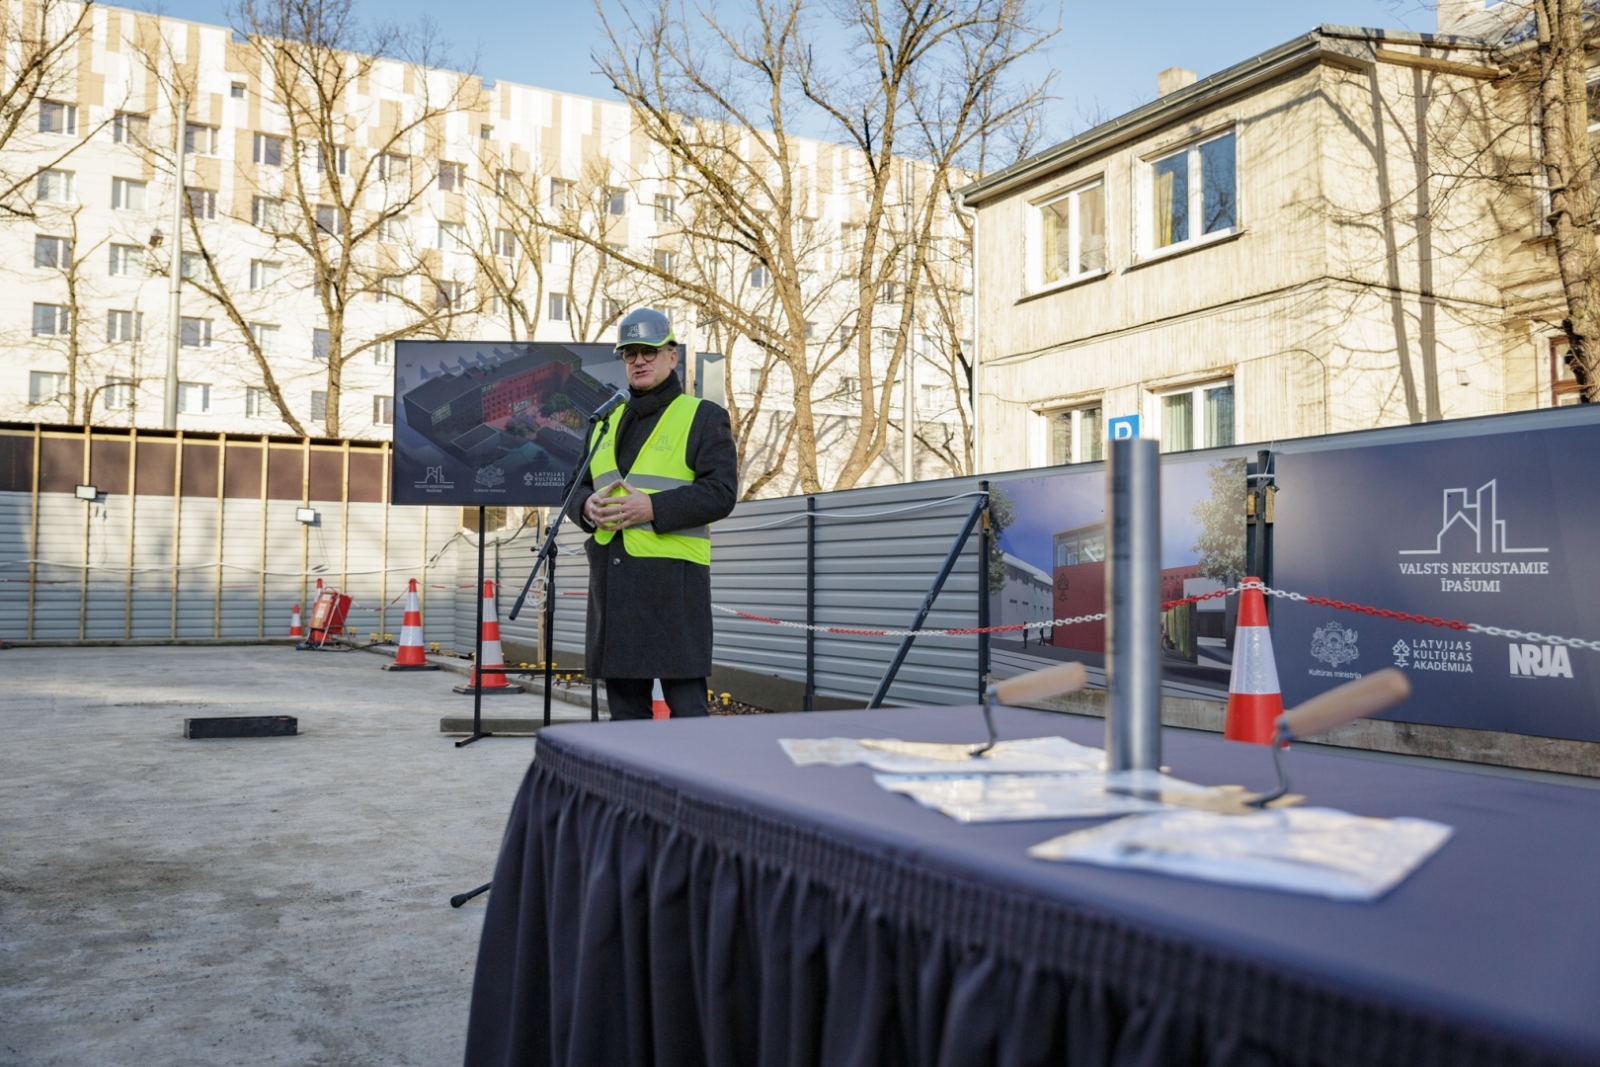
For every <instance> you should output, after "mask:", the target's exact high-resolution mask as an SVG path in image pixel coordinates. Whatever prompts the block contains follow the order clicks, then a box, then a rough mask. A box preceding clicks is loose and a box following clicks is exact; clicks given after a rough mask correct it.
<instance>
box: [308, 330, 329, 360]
mask: <svg viewBox="0 0 1600 1067" xmlns="http://www.w3.org/2000/svg"><path fill="white" fill-rule="evenodd" d="M332 343H333V338H332V336H331V335H330V334H329V333H328V331H327V330H312V331H311V358H312V359H320V360H324V361H326V360H327V358H328V346H329V345H331V344H332Z"/></svg>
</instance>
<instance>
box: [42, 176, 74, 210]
mask: <svg viewBox="0 0 1600 1067" xmlns="http://www.w3.org/2000/svg"><path fill="white" fill-rule="evenodd" d="M72 185H73V181H72V171H70V170H41V171H40V172H39V183H38V190H39V199H40V200H44V201H47V202H49V203H52V204H70V203H72Z"/></svg>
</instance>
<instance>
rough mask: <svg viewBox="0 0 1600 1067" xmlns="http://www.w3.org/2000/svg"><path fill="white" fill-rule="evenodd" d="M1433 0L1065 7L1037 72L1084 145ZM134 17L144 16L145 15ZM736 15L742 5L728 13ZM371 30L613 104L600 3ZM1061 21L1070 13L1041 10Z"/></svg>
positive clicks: (369, 3) (524, 6)
mask: <svg viewBox="0 0 1600 1067" xmlns="http://www.w3.org/2000/svg"><path fill="white" fill-rule="evenodd" d="M1425 2H1426V0H1315V2H1310V3H1307V2H1300V0H1287V2H1285V0H1214V2H1211V3H1203V2H1197V0H1124V2H1121V3H1104V2H1097V3H1090V2H1086V0H1065V2H1063V3H1062V4H1061V6H1060V8H1059V11H1060V21H1061V26H1062V32H1061V33H1060V34H1059V35H1058V36H1057V37H1056V38H1055V39H1054V40H1052V41H1051V42H1050V44H1049V45H1048V46H1047V49H1046V51H1045V52H1044V53H1043V54H1042V55H1040V56H1039V57H1038V59H1037V63H1036V66H1035V68H1034V69H1035V71H1036V72H1042V71H1045V70H1054V71H1055V72H1056V83H1055V95H1056V97H1057V98H1058V99H1056V100H1055V101H1053V102H1052V103H1051V105H1050V108H1049V111H1048V113H1047V116H1046V121H1047V129H1048V130H1049V133H1050V135H1051V138H1050V139H1051V140H1057V139H1061V138H1064V137H1067V136H1070V135H1071V134H1073V133H1076V132H1078V131H1080V130H1082V129H1084V128H1086V127H1087V126H1088V125H1090V122H1089V119H1090V117H1091V116H1094V115H1096V114H1100V115H1102V116H1104V117H1115V116H1116V115H1120V114H1122V113H1123V112H1125V111H1128V110H1130V109H1131V108H1133V107H1136V106H1137V105H1139V104H1141V103H1144V102H1145V101H1147V100H1149V99H1151V98H1153V97H1154V96H1155V87H1156V73H1157V72H1158V71H1160V70H1163V69H1165V68H1167V67H1188V68H1189V69H1191V70H1194V71H1197V72H1199V74H1200V75H1201V76H1202V77H1204V76H1205V75H1207V74H1212V73H1215V72H1216V71H1218V70H1221V69H1223V68H1224V67H1228V66H1231V65H1232V64H1234V63H1237V62H1240V61H1241V60H1244V59H1248V58H1249V57H1251V56H1253V55H1255V54H1256V53H1258V52H1262V51H1265V50H1266V49H1268V48H1271V47H1272V46H1274V45H1277V44H1281V43H1283V42H1284V41H1287V40H1289V39H1291V38H1293V37H1296V36H1299V35H1300V34H1302V33H1305V32H1306V31H1307V30H1310V29H1312V28H1313V27H1315V26H1317V25H1318V24H1320V23H1324V22H1328V23H1337V24H1342V25H1354V26H1381V27H1386V28H1389V29H1417V30H1422V29H1431V28H1432V26H1433V12H1432V10H1431V7H1424V6H1423V4H1424V3H1425ZM130 6H144V5H141V4H138V3H135V4H133V5H130ZM720 7H721V9H722V10H723V11H724V12H727V13H733V12H737V10H738V7H739V5H738V4H737V2H731V3H723V4H722V5H720ZM157 9H158V10H160V11H162V12H163V13H165V14H168V15H172V16H175V17H178V18H187V19H195V20H197V21H202V22H211V23H217V24H226V22H227V17H226V9H227V5H226V4H225V3H223V2H220V0H160V2H159V5H158V7H157ZM360 10H361V11H363V13H364V14H365V15H366V17H368V18H382V17H388V18H394V19H398V20H400V21H410V20H414V19H417V18H420V17H422V16H429V17H431V18H433V19H434V20H435V21H436V22H438V23H439V25H440V28H441V30H442V32H443V34H444V36H445V38H446V39H447V40H448V41H449V42H450V44H451V45H452V46H453V48H454V50H455V52H456V54H457V56H458V57H459V58H460V59H462V60H463V64H460V65H465V63H466V62H470V61H471V60H472V59H473V57H476V63H475V66H476V69H477V71H478V72H479V73H480V74H482V75H483V76H484V77H485V78H487V79H490V80H500V79H504V80H506V81H513V82H520V83H522V84H524V85H537V86H540V87H543V88H548V89H559V90H562V91H565V92H573V93H584V94H587V95H590V96H598V97H606V96H609V95H610V94H609V92H608V89H607V86H606V83H605V82H604V80H603V79H601V78H600V76H599V75H597V74H595V73H594V63H593V61H592V60H591V59H590V54H591V52H592V51H593V50H594V49H595V48H596V47H598V46H599V44H600V41H601V37H600V33H599V30H598V28H597V22H596V17H595V13H594V7H593V5H592V3H590V2H589V0H565V2H552V0H536V2H534V3H528V2H527V0H518V2H513V0H452V2H451V3H449V4H448V5H446V6H445V7H444V8H440V7H439V6H438V5H437V4H432V3H423V2H421V0H385V2H383V3H378V2H376V0H364V2H363V3H362V6H361V8H360ZM1038 10H1039V11H1041V12H1043V13H1045V14H1044V17H1045V18H1047V19H1048V20H1049V21H1051V22H1053V21H1054V13H1055V12H1056V11H1057V10H1058V9H1057V8H1056V7H1055V6H1054V5H1053V4H1051V3H1049V2H1047V0H1041V2H1040V4H1039V8H1038Z"/></svg>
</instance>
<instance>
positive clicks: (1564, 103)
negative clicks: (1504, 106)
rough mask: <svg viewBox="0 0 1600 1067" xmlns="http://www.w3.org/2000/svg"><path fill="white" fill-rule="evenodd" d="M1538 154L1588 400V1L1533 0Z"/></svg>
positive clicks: (1595, 352) (1592, 326)
mask: <svg viewBox="0 0 1600 1067" xmlns="http://www.w3.org/2000/svg"><path fill="white" fill-rule="evenodd" d="M1532 7H1533V18H1534V29H1535V32H1536V34H1537V37H1536V40H1537V48H1536V50H1535V52H1534V55H1535V58H1536V65H1535V70H1536V72H1537V77H1538V81H1537V84H1536V87H1535V98H1534V103H1535V107H1536V109H1537V112H1536V113H1537V116H1538V123H1539V133H1540V135H1541V136H1540V146H1541V149H1542V151H1541V159H1540V162H1541V163H1542V164H1543V165H1544V174H1545V177H1546V180H1547V181H1548V183H1549V197H1550V209H1549V216H1548V221H1549V225H1550V230H1551V235H1552V236H1553V237H1554V239H1555V251H1556V265H1557V268H1558V269H1559V271H1560V274H1561V289H1562V296H1563V298H1564V302H1565V311H1566V316H1565V317H1564V318H1563V319H1562V322H1561V330H1562V332H1563V333H1565V334H1566V336H1567V345H1568V348H1567V357H1566V358H1567V365H1568V366H1569V367H1571V368H1572V373H1573V377H1575V378H1576V379H1577V381H1578V388H1579V390H1580V391H1581V392H1580V395H1581V397H1582V400H1583V402H1584V403H1594V402H1595V401H1596V400H1600V259H1597V253H1596V244H1595V233H1594V223H1595V217H1596V216H1595V188H1594V179H1595V158H1594V147H1593V146H1592V145H1591V144H1590V142H1589V95H1588V94H1589V88H1588V81H1587V71H1588V67H1589V50H1590V47H1591V45H1592V44H1593V42H1594V37H1595V28H1594V24H1593V21H1592V18H1590V19H1589V21H1587V22H1586V16H1592V5H1590V4H1586V3H1584V0H1534V3H1533V5H1532Z"/></svg>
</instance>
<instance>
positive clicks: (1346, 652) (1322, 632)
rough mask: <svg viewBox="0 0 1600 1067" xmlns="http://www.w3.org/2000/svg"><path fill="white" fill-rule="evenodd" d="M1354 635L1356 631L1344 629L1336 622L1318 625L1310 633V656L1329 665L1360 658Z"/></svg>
mask: <svg viewBox="0 0 1600 1067" xmlns="http://www.w3.org/2000/svg"><path fill="white" fill-rule="evenodd" d="M1356 637H1357V634H1356V631H1354V630H1346V629H1345V628H1344V627H1343V626H1341V625H1340V624H1339V623H1337V622H1330V623H1329V624H1328V625H1326V626H1319V627H1317V629H1316V632H1315V633H1313V634H1312V635H1311V655H1312V658H1314V659H1320V660H1321V661H1322V662H1324V663H1326V664H1327V665H1328V666H1330V667H1337V666H1339V665H1340V664H1343V663H1354V662H1355V661H1356V660H1358V659H1360V658H1361V650H1360V649H1359V648H1357V647H1356Z"/></svg>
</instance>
